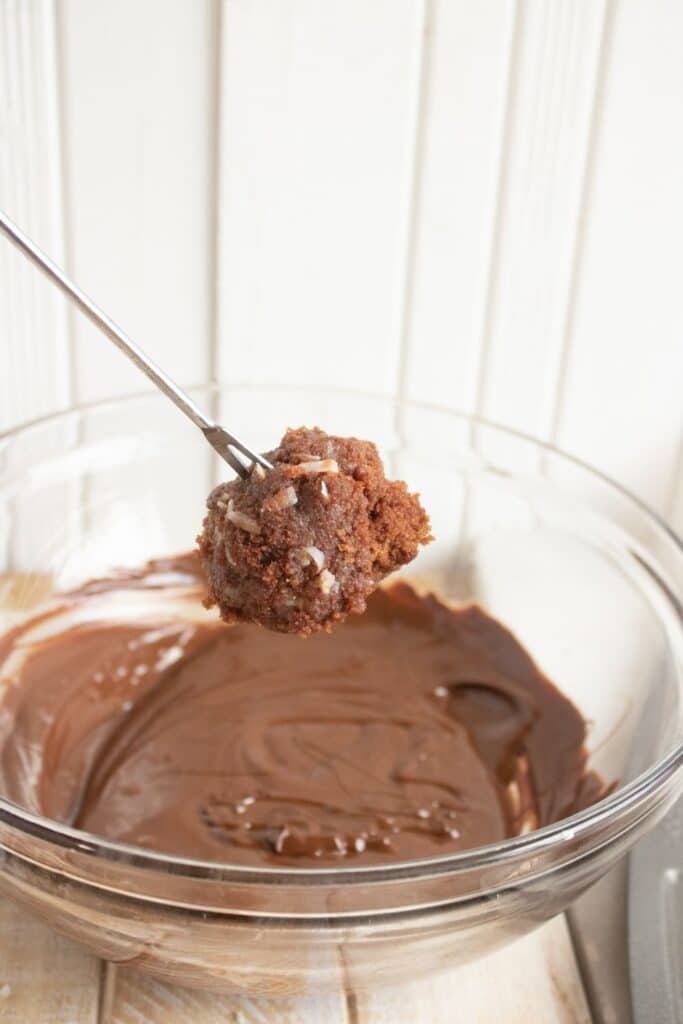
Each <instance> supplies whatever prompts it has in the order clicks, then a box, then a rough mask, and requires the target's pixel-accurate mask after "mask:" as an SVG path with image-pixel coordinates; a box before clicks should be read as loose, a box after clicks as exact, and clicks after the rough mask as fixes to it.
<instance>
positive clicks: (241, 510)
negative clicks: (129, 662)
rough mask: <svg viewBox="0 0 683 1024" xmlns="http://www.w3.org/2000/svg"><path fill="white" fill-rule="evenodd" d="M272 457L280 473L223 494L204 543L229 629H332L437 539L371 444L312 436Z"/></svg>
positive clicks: (294, 439)
mask: <svg viewBox="0 0 683 1024" xmlns="http://www.w3.org/2000/svg"><path fill="white" fill-rule="evenodd" d="M266 458H267V459H268V460H269V461H270V462H272V463H273V469H272V470H264V469H262V468H261V467H260V466H257V465H256V466H254V468H253V470H252V472H251V475H250V477H249V478H248V479H247V480H242V479H241V478H237V479H235V480H232V481H230V482H229V483H224V484H220V485H219V486H218V487H216V488H215V490H214V491H213V492H212V493H211V494H210V495H209V498H208V502H207V506H208V512H207V515H206V518H205V519H204V524H203V529H202V533H201V534H200V536H199V537H198V544H199V553H200V557H201V560H202V564H203V566H204V571H205V573H206V577H207V580H208V585H209V598H208V602H207V603H208V605H214V604H215V605H217V606H218V608H219V611H220V614H221V617H222V618H223V619H224V620H225V621H226V622H237V621H242V622H259V623H261V625H263V626H266V627H267V628H269V629H275V630H279V631H280V632H284V633H299V634H301V635H302V636H307V635H308V634H310V633H314V632H316V631H317V630H320V629H327V630H329V629H330V627H331V625H332V623H333V622H336V621H340V620H341V619H344V618H345V617H346V616H347V615H349V614H350V613H351V612H363V611H364V610H365V603H366V598H367V597H368V595H369V594H370V593H371V592H372V591H373V590H374V589H375V588H376V587H377V585H378V583H379V582H380V581H381V580H382V579H383V578H384V577H385V576H387V575H388V574H389V573H391V572H393V571H394V570H395V569H398V568H399V567H400V566H402V565H405V564H406V563H407V562H410V561H411V560H412V559H413V558H415V556H416V554H417V552H418V549H419V547H420V545H421V544H426V543H428V542H429V541H430V540H431V539H432V538H431V535H430V528H429V520H428V518H427V515H426V513H425V511H424V509H423V508H422V506H421V505H420V502H419V500H418V498H417V495H415V494H410V493H409V491H408V489H407V487H406V485H405V484H404V483H403V482H402V481H400V480H387V479H386V477H385V475H384V467H383V465H382V461H381V459H380V457H379V454H378V452H377V448H376V447H375V445H374V444H372V443H371V442H369V441H359V440H358V439H356V438H353V437H331V436H329V435H328V434H326V433H325V432H324V431H322V430H319V429H318V428H314V429H312V430H308V429H306V428H304V427H302V428H300V429H298V430H288V431H287V432H286V434H285V435H284V437H283V438H282V441H281V442H280V445H279V447H278V448H276V449H275V450H274V451H272V452H268V453H266Z"/></svg>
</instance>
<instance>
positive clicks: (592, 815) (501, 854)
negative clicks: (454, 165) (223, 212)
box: [0, 381, 683, 886]
mask: <svg viewBox="0 0 683 1024" xmlns="http://www.w3.org/2000/svg"><path fill="white" fill-rule="evenodd" d="M188 390H190V391H195V392H196V391H201V392H203V393H206V394H210V395H211V394H213V395H215V394H218V393H220V392H221V391H227V392H228V393H229V392H231V391H239V392H244V391H259V392H261V391H266V392H280V393H283V394H285V393H290V394H296V393H297V392H299V393H310V391H311V388H310V386H305V385H297V384H291V385H290V384H277V383H268V382H266V383H256V382H254V381H233V382H229V383H228V382H217V381H209V382H208V383H205V384H196V385H194V386H192V387H189V388H188ZM317 394H319V395H321V396H324V395H329V396H331V397H332V396H336V397H347V398H351V397H353V398H366V399H368V400H374V401H381V402H383V403H385V404H386V405H387V406H389V407H392V406H393V407H394V410H395V424H396V426H397V429H398V431H399V433H400V422H401V420H400V417H401V412H402V410H403V409H406V408H408V409H418V410H422V411H425V412H431V413H437V414H439V415H445V416H448V417H451V418H453V419H454V420H456V421H460V422H461V423H463V424H469V425H471V426H473V427H475V428H476V427H483V428H486V429H488V430H492V431H494V433H498V434H500V435H502V436H504V437H512V438H515V439H517V440H519V441H522V442H525V443H526V444H528V445H530V446H531V447H534V448H536V449H538V450H540V451H541V452H546V453H549V454H550V455H552V456H553V457H554V458H555V457H556V458H558V459H559V460H560V461H561V462H565V463H568V464H569V465H571V466H574V467H576V468H578V469H580V470H581V471H582V472H585V473H586V474H587V475H588V476H590V477H593V478H595V479H597V480H599V481H601V483H602V484H604V485H606V486H607V488H608V489H610V490H612V491H614V492H615V493H616V494H618V495H619V496H620V497H621V498H622V499H625V500H626V501H627V502H628V503H630V504H631V505H633V506H634V507H635V508H636V509H637V510H638V511H639V512H640V513H641V514H643V515H644V516H645V517H646V518H647V519H649V520H650V523H651V525H653V526H654V527H655V529H656V530H657V531H659V532H661V533H662V534H663V535H664V536H665V538H666V539H667V540H668V541H669V542H670V543H672V544H673V545H674V548H675V549H677V550H678V552H679V553H680V554H681V555H682V556H683V539H682V538H681V537H679V536H678V534H677V533H676V531H675V530H674V529H673V528H672V527H671V526H670V525H669V524H668V523H667V522H666V521H665V520H664V519H663V518H662V516H660V515H659V514H658V513H657V512H655V510H654V509H652V508H650V506H649V505H648V504H647V503H646V502H645V501H643V500H642V499H641V498H639V497H638V496H637V495H635V494H633V493H632V492H631V491H630V490H629V489H628V488H627V487H625V486H624V485H622V484H620V483H619V482H618V481H616V480H614V479H613V478H612V477H610V476H609V475H608V474H606V473H604V472H603V471H602V470H600V469H597V468H596V467H594V466H591V465H590V464H589V463H587V462H585V461H584V460H583V459H580V458H578V457H577V456H575V455H572V454H570V453H569V452H566V451H564V450H563V449H561V448H559V447H557V446H556V445H554V444H552V443H551V442H548V441H542V440H540V439H539V438H536V437H534V436H533V435H532V434H529V433H526V432H524V431H522V430H518V429H517V428H515V427H508V426H505V425H503V424H500V423H496V422H494V421H492V420H489V419H487V418H486V417H483V416H479V415H476V414H472V413H468V412H463V411H461V410H458V409H453V408H449V407H448V406H445V405H442V404H440V403H435V402H424V401H419V400H412V399H411V400H407V399H403V398H396V397H394V396H391V395H389V394H385V393H381V392H372V391H362V390H356V389H349V388H329V387H324V388H319V389H317ZM150 399H151V400H155V401H159V402H161V401H164V400H165V399H164V397H163V396H162V395H159V394H156V393H155V392H154V391H150V390H144V391H136V392H134V393H132V394H125V395H118V396H113V397H109V398H103V399H99V400H96V401H92V402H84V403H80V404H76V405H73V406H70V407H69V408H66V409H61V410H58V411H56V412H52V413H46V414H44V415H41V416H36V417H34V418H32V419H28V420H26V421H24V422H22V423H19V424H15V425H14V426H13V427H10V428H8V429H5V430H2V431H0V443H4V442H7V441H10V440H12V438H14V437H17V436H18V435H21V434H22V433H25V432H27V431H29V430H31V429H34V428H36V427H41V426H45V425H49V424H51V423H57V422H58V421H59V420H64V419H66V418H68V417H71V416H74V415H78V414H82V413H87V412H90V411H99V410H106V409H107V408H108V407H111V406H120V405H124V404H127V403H132V402H135V401H140V400H150ZM666 589H667V597H668V599H669V601H670V602H671V603H672V605H673V608H674V610H675V611H676V612H677V617H678V620H679V622H680V623H681V626H682V627H683V603H682V601H683V599H682V598H681V597H679V596H678V595H677V594H675V593H673V592H672V591H671V590H670V589H669V588H668V587H667V588H666ZM682 768H683V741H680V742H679V743H677V744H676V745H675V746H674V747H673V748H672V749H671V750H670V751H669V752H668V753H667V754H666V755H665V756H664V757H662V758H660V759H659V760H657V761H655V762H654V764H652V765H650V767H649V768H646V769H645V770H644V771H642V772H640V774H639V775H637V776H636V778H634V779H632V780H631V781H630V782H628V783H627V784H626V785H625V786H623V787H620V788H618V789H616V790H614V791H613V792H611V793H609V794H608V795H607V796H605V797H603V798H602V799H601V800H599V801H598V802H597V803H595V804H592V805H591V806H590V807H588V808H585V809H584V810H581V811H578V812H576V813H575V814H572V815H571V816H569V817H567V818H562V819H561V820H560V821H558V822H553V823H552V824H549V825H545V826H543V827H542V828H540V829H536V830H534V831H533V832H530V833H527V834H525V835H520V836H512V837H510V838H507V839H504V840H501V841H499V842H496V843H488V844H486V845H484V846H479V847H474V848H473V849H469V850H463V851H460V852H458V853H453V854H447V855H441V856H437V857H429V858H421V859H419V860H402V861H395V862H392V863H391V864H386V865H385V864H372V865H364V866H360V867H343V868H338V867H308V868H306V867H301V868H299V867H288V868H286V869H283V868H278V867H267V866H264V867H261V866H253V865H240V864H231V863H230V862H229V861H226V862H222V861H207V860H202V859H198V858H192V857H180V856H177V855H174V854H170V853H162V852H157V851H154V850H149V849H146V848H144V847H140V846H135V845H132V844H129V843H121V842H117V841H116V840H111V839H107V838H104V837H101V836H98V835H95V834H93V833H91V832H87V831H84V830H81V829H77V828H73V827H72V826H69V825H62V824H60V823H59V822H56V821H53V820H52V819H50V818H47V817H45V816H43V815H39V814H35V813H33V812H31V811H27V810H25V809H24V808H22V807H20V806H19V805H18V804H15V803H14V802H13V801H11V800H7V799H5V798H4V797H2V796H0V821H1V822H3V823H5V824H6V825H9V826H10V827H13V828H16V829H17V830H18V831H21V832H24V833H27V834H29V835H31V836H33V837H35V838H38V839H41V840H43V841H46V842H48V843H52V844H54V845H56V846H58V847H62V848H67V849H72V850H73V851H74V852H78V853H80V854H94V855H96V856H97V857H98V858H103V859H107V860H111V861H115V862H117V863H125V864H128V865H130V866H131V867H136V868H149V869H152V870H157V871H158V870H160V869H161V870H166V871H170V872H172V873H173V874H174V875H175V876H178V875H185V876H187V877H188V878H193V879H197V878H202V879H206V880H219V881H221V882H230V881H233V882H239V883H240V884H248V883H250V882H253V883H258V884H260V885H263V884H266V885H267V884H274V885H283V884H293V885H313V886H315V885H326V886H329V885H335V884H337V885H344V884H346V885H352V884H367V883H369V882H373V881H375V882H378V883H380V882H381V883H386V882H390V881H406V880H409V879H411V878H413V879H419V878H423V877H425V876H429V875H435V874H446V873H459V872H463V873H464V872H467V871H470V870H473V869H476V868H480V867H484V866H487V865H491V864H494V865H495V864H505V863H507V862H509V861H511V860H514V859H515V858H518V857H521V858H529V857H532V856H533V855H535V854H540V853H547V851H548V850H549V849H552V848H553V847H555V846H558V845H560V844H561V843H563V842H565V841H566V840H568V839H577V838H579V837H580V836H582V835H583V834H584V833H587V832H590V831H591V830H592V829H593V828H594V827H597V826H600V825H601V824H602V823H604V822H605V821H606V820H607V819H610V818H613V817H614V818H618V817H619V816H620V815H621V814H623V813H628V812H629V811H630V810H632V809H633V808H634V807H636V806H637V805H638V804H639V802H640V801H642V800H645V799H647V798H648V797H650V796H653V795H655V794H656V793H657V792H658V791H659V790H660V789H662V788H663V787H664V785H665V784H666V783H667V782H668V781H669V780H671V779H672V778H673V777H674V776H675V775H676V773H677V772H678V771H679V770H680V769H682Z"/></svg>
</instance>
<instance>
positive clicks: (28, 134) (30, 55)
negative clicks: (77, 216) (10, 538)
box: [0, 0, 70, 429]
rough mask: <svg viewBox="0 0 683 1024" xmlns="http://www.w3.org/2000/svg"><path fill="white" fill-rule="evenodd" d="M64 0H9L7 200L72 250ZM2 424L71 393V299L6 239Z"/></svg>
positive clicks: (54, 242)
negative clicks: (60, 9)
mask: <svg viewBox="0 0 683 1024" xmlns="http://www.w3.org/2000/svg"><path fill="white" fill-rule="evenodd" d="M54 6H55V5H54V0H35V2H34V3H29V4H27V3H22V0H5V2H4V3H2V4H0V135H1V136H2V145H1V146H0V207H2V209H3V210H4V211H5V212H6V213H8V214H9V216H10V217H11V218H12V219H13V220H15V221H16V222H17V223H18V224H19V225H20V226H21V227H22V228H23V229H24V230H25V231H27V232H28V233H29V234H30V235H31V236H32V237H33V238H35V239H36V241H37V242H38V244H39V245H41V246H43V247H44V248H45V249H46V250H47V251H48V252H49V253H50V254H51V255H52V256H53V257H54V258H55V259H57V260H59V259H61V258H62V256H63V252H64V245H63V243H64V239H63V231H62V183H61V164H62V161H61V152H60V139H59V116H58V106H57V74H56V67H55V53H56V51H55V33H54ZM0 324H1V325H2V329H1V330H0V429H3V428H6V427H10V426H13V425H14V424H15V423H19V422H21V421H22V420H26V419H31V418H33V417H34V416H38V415H41V414H42V413H45V412H51V411H53V410H54V409H56V408H59V407H61V406H64V405H65V404H66V403H67V402H68V400H69V397H70V381H69V377H70V367H69V350H68V338H67V316H66V300H64V299H63V298H62V297H61V296H60V295H59V294H58V293H57V291H56V290H55V289H54V287H53V286H52V285H51V284H49V283H48V282H47V281H44V280H43V279H42V277H41V276H40V274H39V273H38V271H37V270H36V269H35V268H34V267H32V266H31V265H30V264H29V263H28V262H27V261H26V260H25V259H24V257H23V256H21V255H20V254H19V253H18V252H16V250H15V249H14V248H13V247H12V246H11V245H10V243H9V242H7V241H6V240H5V238H4V237H3V238H2V240H0Z"/></svg>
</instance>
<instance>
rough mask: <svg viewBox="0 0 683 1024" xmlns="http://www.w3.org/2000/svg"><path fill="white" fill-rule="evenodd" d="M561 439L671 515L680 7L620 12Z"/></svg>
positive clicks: (678, 427) (682, 417)
mask: <svg viewBox="0 0 683 1024" xmlns="http://www.w3.org/2000/svg"><path fill="white" fill-rule="evenodd" d="M612 8H613V10H612V19H611V25H610V31H609V40H608V46H607V50H606V54H605V69H604V75H605V81H604V89H603V96H602V102H601V109H600V112H599V114H600V116H599V125H598V127H599V130H598V131H597V133H596V149H595V153H594V155H593V164H594V166H593V169H592V174H591V180H590V183H589V184H590V188H589V194H588V196H587V206H586V213H585V230H584V234H583V242H582V246H581V252H580V254H579V266H580V273H579V277H578V280H577V288H576V299H575V308H574V315H573V325H572V332H573V340H572V343H571V348H570V350H569V361H568V368H567V378H566V382H565V386H564V398H563V404H562V408H561V416H560V419H559V423H558V430H557V440H558V442H559V443H560V444H561V445H563V446H564V447H566V448H567V449H568V450H570V451H572V452H575V453H576V454H577V455H579V456H581V457H583V458H586V459H588V460H590V461H591V462H592V463H595V464H596V465H597V466H599V467H600V468H601V469H603V470H605V471H606V472H608V473H611V474H612V475H614V476H616V478H617V479H618V480H620V481H621V482H622V483H624V484H626V486H628V487H631V488H632V489H634V490H635V491H636V492H637V493H639V494H640V495H641V496H642V497H644V498H645V500H647V501H649V502H651V503H652V504H654V506H655V507H656V508H657V509H659V510H660V511H661V512H662V513H663V514H664V515H669V514H671V503H672V497H671V496H672V492H673V490H674V487H675V485H676V483H677V481H676V477H677V475H680V473H681V464H680V462H679V463H678V465H677V459H678V458H679V454H678V453H679V451H680V448H679V446H680V444H681V439H682V437H683V405H682V403H681V381H683V345H682V344H681V337H683V302H681V290H680V276H679V273H678V262H679V259H678V254H679V250H680V238H681V235H682V234H683V203H681V201H680V182H681V179H682V178H683V133H681V132H680V131H672V130H671V126H672V125H674V124H678V123H679V121H680V96H681V94H683V62H682V61H681V59H680V47H679V46H678V40H679V39H680V38H681V34H682V33H683V6H682V5H681V4H679V3H677V2H676V0H662V2H660V3H656V4H648V5H643V4H642V3H640V2H639V0H625V2H623V3H621V2H620V3H615V4H613V5H612Z"/></svg>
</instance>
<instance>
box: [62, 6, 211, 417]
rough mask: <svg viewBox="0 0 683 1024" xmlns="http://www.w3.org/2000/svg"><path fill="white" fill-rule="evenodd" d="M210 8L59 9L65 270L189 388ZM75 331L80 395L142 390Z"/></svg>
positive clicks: (203, 212) (199, 310) (207, 129)
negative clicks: (64, 153)
mask: <svg viewBox="0 0 683 1024" xmlns="http://www.w3.org/2000/svg"><path fill="white" fill-rule="evenodd" d="M216 2H217V0H216ZM216 2H213V0H207V2H204V3H186V2H185V0H149V2H147V3H144V4H140V3H138V2H137V0H119V2H118V3H115V4H108V3H103V2H94V3H93V2H92V0H64V2H63V3H60V4H59V5H58V23H59V39H60V72H61V85H62V97H63V99H62V115H63V121H64V140H65V149H66V158H67V159H66V185H67V191H66V200H67V202H66V207H67V209H66V213H67V228H68V251H67V257H68V260H67V263H68V268H69V269H70V271H71V272H72V274H73V276H74V277H75V279H76V280H77V281H78V282H79V284H80V285H81V287H83V288H84V289H85V290H86V291H87V292H89V293H90V294H91V295H92V296H93V298H94V299H95V300H96V301H97V302H98V303H100V304H101V305H102V306H103V308H104V309H106V310H107V311H108V312H109V313H110V314H111V315H112V316H113V317H114V319H115V320H117V321H118V322H119V323H120V324H121V325H122V326H123V327H124V328H125V329H126V330H128V331H129V332H130V333H131V335H132V337H133V338H135V339H136V340H138V341H139V343H140V344H141V345H142V346H143V348H144V349H145V350H146V351H147V352H149V354H150V355H151V356H152V357H154V358H155V359H158V361H159V362H160V363H161V364H162V365H163V367H164V368H165V369H166V370H167V371H168V372H169V373H170V374H171V375H173V376H174V377H176V378H177V379H179V380H180V381H181V382H183V383H186V384H193V383H197V382H200V381H202V380H204V379H205V378H206V377H208V372H209V362H210V358H209V354H210V347H211V345H210V341H211V335H212V332H213V319H212V307H213V289H214V278H213V256H212V250H213V234H214V221H215V208H214V207H215V202H214V198H215V197H214V189H213V180H214V179H213V158H214V153H215V146H214V129H215V125H214V123H213V119H214V115H215V109H214V98H215V97H214V92H215V83H216V64H215V61H216V55H217V45H218V44H217V39H216V11H217V7H216ZM73 330H74V341H75V352H74V357H75V368H74V373H75V377H74V385H75V391H76V397H77V399H78V400H81V401H85V400H92V399H96V398H101V397H108V396H110V395H112V394H121V393H124V392H126V391H139V390H141V388H142V387H143V385H144V383H145V382H144V379H143V378H142V377H141V376H140V373H139V371H137V370H135V369H134V368H133V367H131V366H130V364H129V363H128V361H127V360H126V359H125V358H124V357H123V356H122V355H121V354H120V353H118V352H116V350H115V349H114V348H113V347H112V346H111V345H108V344H107V342H106V341H105V340H104V339H103V338H102V336H101V335H100V333H99V332H98V331H97V330H96V329H95V328H94V327H93V326H92V325H91V324H90V323H89V322H88V321H87V320H85V318H84V317H82V316H80V315H78V314H76V315H75V316H74V318H73Z"/></svg>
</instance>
